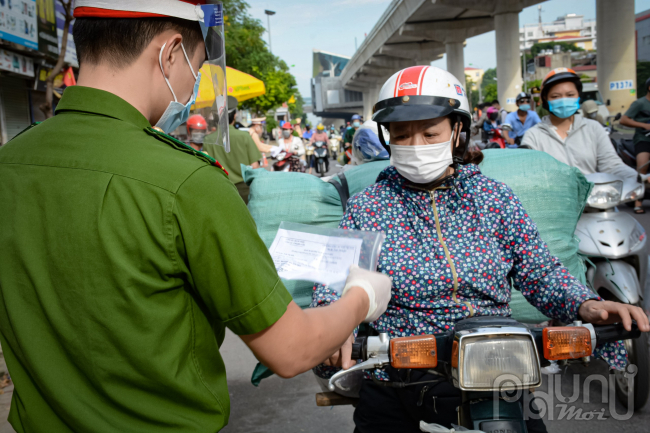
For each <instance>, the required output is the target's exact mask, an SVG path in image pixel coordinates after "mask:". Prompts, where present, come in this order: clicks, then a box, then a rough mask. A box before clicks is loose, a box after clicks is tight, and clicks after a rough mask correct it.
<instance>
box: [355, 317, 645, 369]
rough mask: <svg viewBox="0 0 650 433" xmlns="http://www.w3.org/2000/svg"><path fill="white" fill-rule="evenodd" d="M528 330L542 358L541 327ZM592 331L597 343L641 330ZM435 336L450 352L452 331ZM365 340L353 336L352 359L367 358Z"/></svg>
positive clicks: (598, 327)
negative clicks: (594, 333)
mask: <svg viewBox="0 0 650 433" xmlns="http://www.w3.org/2000/svg"><path fill="white" fill-rule="evenodd" d="M530 331H531V332H532V333H533V336H534V338H535V344H536V345H537V350H538V351H539V354H540V358H543V357H544V353H543V350H542V348H543V341H542V339H543V332H542V331H543V328H531V329H530ZM594 331H595V332H596V341H597V344H598V345H601V344H605V343H612V342H615V341H619V340H629V339H634V338H639V337H640V336H641V331H640V330H639V327H638V326H637V324H636V323H632V329H631V330H630V331H627V330H626V329H625V328H624V327H623V324H622V323H615V324H612V325H595V326H594ZM435 337H436V341H437V345H438V353H439V354H441V355H442V354H450V352H451V350H450V349H451V341H452V340H453V332H445V333H441V334H435ZM367 342H368V337H364V336H362V337H357V338H355V340H354V343H352V356H351V358H352V359H355V360H358V359H361V360H365V359H367V358H368V354H367V350H366V346H367ZM593 349H595V348H593ZM443 356H444V355H443Z"/></svg>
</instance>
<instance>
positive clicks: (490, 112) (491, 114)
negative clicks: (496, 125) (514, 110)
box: [486, 107, 499, 120]
mask: <svg viewBox="0 0 650 433" xmlns="http://www.w3.org/2000/svg"><path fill="white" fill-rule="evenodd" d="M486 113H487V117H488V119H490V120H497V117H499V110H497V109H496V108H494V107H490V108H488V109H487V111H486Z"/></svg>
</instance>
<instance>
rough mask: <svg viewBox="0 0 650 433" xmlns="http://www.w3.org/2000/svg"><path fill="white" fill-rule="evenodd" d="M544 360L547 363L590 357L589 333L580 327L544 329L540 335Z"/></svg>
mask: <svg viewBox="0 0 650 433" xmlns="http://www.w3.org/2000/svg"><path fill="white" fill-rule="evenodd" d="M542 338H543V342H544V343H543V344H544V358H546V359H548V360H549V361H558V360H560V359H576V358H582V357H583V356H590V355H591V352H592V349H593V348H592V347H591V333H590V332H589V329H587V328H585V327H582V326H558V327H553V328H544V331H543V333H542Z"/></svg>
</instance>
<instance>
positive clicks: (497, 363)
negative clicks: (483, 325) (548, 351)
mask: <svg viewBox="0 0 650 433" xmlns="http://www.w3.org/2000/svg"><path fill="white" fill-rule="evenodd" d="M454 345H455V347H454V348H453V349H454V350H453V351H454V352H455V350H458V358H457V361H456V363H457V369H458V370H457V372H458V375H457V377H458V384H459V387H460V389H462V390H476V391H492V390H507V389H523V388H530V387H535V386H539V385H540V384H541V373H540V368H539V357H538V355H537V350H536V348H535V343H534V342H533V337H532V335H530V334H525V333H522V334H519V335H508V334H501V335H499V334H496V335H490V334H485V335H477V336H466V337H463V338H461V339H460V340H459V341H455V342H454ZM456 345H457V346H456ZM452 356H453V355H452ZM452 359H453V358H452ZM453 364H454V362H453V360H452V367H453V366H454V365H453Z"/></svg>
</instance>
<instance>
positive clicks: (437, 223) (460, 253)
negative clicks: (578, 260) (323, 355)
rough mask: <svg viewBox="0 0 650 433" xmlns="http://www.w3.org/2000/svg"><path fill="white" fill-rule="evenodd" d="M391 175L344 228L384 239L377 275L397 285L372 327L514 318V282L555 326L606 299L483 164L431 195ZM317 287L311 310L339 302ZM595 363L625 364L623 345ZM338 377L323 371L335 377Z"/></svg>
mask: <svg viewBox="0 0 650 433" xmlns="http://www.w3.org/2000/svg"><path fill="white" fill-rule="evenodd" d="M406 183H408V181H407V180H406V179H404V178H403V177H402V176H401V175H400V174H399V173H398V172H397V170H396V169H395V168H394V167H392V166H389V167H387V168H386V169H384V170H383V171H382V172H381V173H380V175H379V177H378V178H377V183H375V184H374V185H371V186H369V187H368V188H366V189H365V190H363V191H362V192H360V193H359V194H357V195H355V196H354V197H352V198H351V199H350V201H349V202H348V207H347V211H346V213H345V215H343V218H342V219H341V222H340V224H339V227H340V228H343V229H356V230H374V231H382V232H384V233H385V234H386V240H385V241H384V244H383V246H382V251H381V255H380V257H379V263H378V269H377V270H378V271H380V272H383V273H385V274H387V275H389V276H391V277H392V279H393V287H392V292H393V293H392V295H393V296H392V299H391V302H390V303H389V304H388V309H387V310H386V312H385V313H384V314H383V315H382V316H381V317H380V318H379V319H377V320H376V321H375V322H373V323H372V325H371V326H372V327H373V328H374V329H376V330H377V331H378V332H387V333H388V334H389V335H391V336H395V337H403V336H410V335H419V334H433V333H438V332H442V331H445V330H448V329H452V328H453V327H454V324H455V323H456V322H457V321H459V320H461V319H464V318H467V317H472V316H510V315H511V310H510V307H509V306H508V302H509V301H510V291H511V288H510V280H511V279H512V280H513V281H514V285H515V287H516V288H517V289H519V290H520V291H521V293H522V294H523V295H524V296H525V297H526V299H527V300H528V302H530V303H531V304H532V305H533V306H534V307H536V308H537V309H538V310H540V311H541V312H542V313H544V314H545V315H546V316H548V317H552V318H555V319H559V320H561V321H562V322H572V321H573V320H575V319H576V318H577V317H578V309H579V307H580V305H581V304H582V303H583V302H584V301H586V300H588V299H600V298H599V297H598V295H596V294H594V292H592V291H591V290H590V289H588V288H587V287H585V286H583V285H582V284H581V283H580V282H579V281H578V280H577V279H576V278H574V277H573V276H572V275H571V274H569V272H568V271H567V269H566V268H565V267H564V266H562V264H561V263H560V262H559V260H558V259H557V258H556V257H553V256H552V255H551V254H550V252H549V250H548V247H547V246H546V244H545V243H544V241H543V240H542V239H541V237H540V235H539V233H538V232H537V226H536V225H535V223H534V222H533V221H532V219H531V218H530V217H529V216H528V214H527V213H526V210H525V209H524V208H523V206H522V204H521V202H520V201H519V199H518V198H517V196H515V194H514V193H513V192H512V190H511V189H510V188H509V187H508V186H506V185H505V184H503V183H500V182H497V181H495V180H492V179H489V178H487V177H485V176H483V175H482V174H481V172H480V170H479V168H478V167H477V166H476V165H473V164H469V165H465V166H461V167H460V168H459V171H458V176H457V177H456V178H455V179H449V180H447V181H446V182H445V183H443V184H442V186H440V187H438V188H436V189H435V190H432V191H425V190H419V189H414V188H411V187H408V186H407V185H406ZM338 297H339V296H338V295H337V293H336V292H335V291H334V290H330V289H329V288H328V287H326V286H322V285H316V286H315V287H314V293H313V296H312V304H311V306H312V307H317V306H323V305H327V304H329V303H331V302H334V301H336V300H337V299H338ZM595 354H596V356H600V357H602V358H603V359H605V360H606V361H607V362H608V363H609V364H610V366H612V367H614V368H617V369H623V368H625V365H626V364H627V354H626V352H625V349H624V346H623V345H622V344H621V343H620V342H619V343H614V344H607V345H603V346H601V347H599V348H598V349H597V350H596V353H595ZM333 371H335V370H334V369H332V368H328V367H325V366H319V367H317V368H316V369H315V372H316V373H317V374H319V375H320V376H322V377H328V376H330V375H331V374H333Z"/></svg>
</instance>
